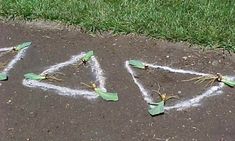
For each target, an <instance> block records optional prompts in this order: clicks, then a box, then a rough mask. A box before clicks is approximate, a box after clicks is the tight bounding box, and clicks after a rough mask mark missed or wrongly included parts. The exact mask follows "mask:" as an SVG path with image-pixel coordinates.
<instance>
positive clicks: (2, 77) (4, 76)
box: [0, 73, 8, 81]
mask: <svg viewBox="0 0 235 141" xmlns="http://www.w3.org/2000/svg"><path fill="white" fill-rule="evenodd" d="M7 79H8V77H7V75H6V74H5V73H0V81H5V80H7Z"/></svg>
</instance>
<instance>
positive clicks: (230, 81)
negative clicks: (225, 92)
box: [221, 79, 235, 87]
mask: <svg viewBox="0 0 235 141" xmlns="http://www.w3.org/2000/svg"><path fill="white" fill-rule="evenodd" d="M221 81H222V82H223V83H224V84H225V85H228V86H230V87H234V86H235V81H232V80H228V79H222V80H221Z"/></svg>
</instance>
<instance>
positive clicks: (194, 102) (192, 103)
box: [165, 83, 224, 111]
mask: <svg viewBox="0 0 235 141" xmlns="http://www.w3.org/2000/svg"><path fill="white" fill-rule="evenodd" d="M223 87H224V84H223V83H220V84H219V85H218V86H213V87H211V88H209V89H208V90H207V91H206V92H204V93H203V94H201V95H199V96H196V97H194V98H192V99H188V100H185V101H182V102H179V103H177V104H175V105H173V106H166V107H165V110H171V109H176V110H177V111H179V110H184V109H187V108H190V107H196V106H200V101H201V100H202V99H204V98H207V97H211V96H215V95H218V94H222V93H223V92H222V91H221V89H222V88H223Z"/></svg>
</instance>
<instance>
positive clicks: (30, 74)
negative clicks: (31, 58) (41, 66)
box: [24, 73, 46, 80]
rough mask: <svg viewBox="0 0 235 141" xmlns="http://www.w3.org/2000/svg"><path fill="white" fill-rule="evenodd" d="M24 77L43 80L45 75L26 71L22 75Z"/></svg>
mask: <svg viewBox="0 0 235 141" xmlns="http://www.w3.org/2000/svg"><path fill="white" fill-rule="evenodd" d="M24 77H25V78H26V79H29V80H43V79H46V77H45V76H41V75H37V74H34V73H27V74H25V75H24Z"/></svg>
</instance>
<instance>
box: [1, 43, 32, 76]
mask: <svg viewBox="0 0 235 141" xmlns="http://www.w3.org/2000/svg"><path fill="white" fill-rule="evenodd" d="M30 46H31V44H30V45H29V46H28V47H26V48H23V49H21V50H19V51H18V52H17V54H16V55H15V56H14V58H13V59H12V60H11V61H10V62H9V63H8V64H7V65H6V67H4V69H3V71H0V73H4V74H6V75H8V74H9V72H10V71H11V69H13V68H14V66H15V65H16V64H17V62H19V61H20V60H21V59H22V58H23V57H24V56H25V54H26V51H27V49H28V48H30ZM15 47H16V46H14V47H5V48H0V53H1V54H0V57H1V56H2V55H4V52H8V51H11V50H13V49H14V48H15ZM2 52H3V53H2Z"/></svg>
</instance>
